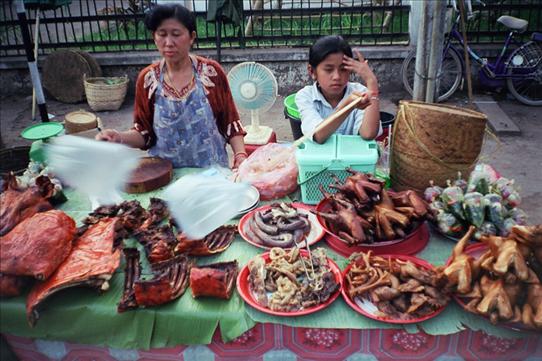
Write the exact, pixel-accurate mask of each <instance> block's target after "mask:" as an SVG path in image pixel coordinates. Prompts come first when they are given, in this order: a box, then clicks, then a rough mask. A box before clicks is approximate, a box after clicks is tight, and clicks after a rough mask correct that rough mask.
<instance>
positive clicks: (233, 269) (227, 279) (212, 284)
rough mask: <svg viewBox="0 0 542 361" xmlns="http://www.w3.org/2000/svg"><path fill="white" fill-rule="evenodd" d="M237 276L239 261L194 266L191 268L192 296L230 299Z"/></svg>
mask: <svg viewBox="0 0 542 361" xmlns="http://www.w3.org/2000/svg"><path fill="white" fill-rule="evenodd" d="M236 277H237V261H232V262H220V263H214V264H209V265H206V266H202V267H192V269H191V270H190V288H191V289H192V297H194V298H197V297H202V296H209V297H217V298H222V299H226V300H228V299H230V297H231V294H232V291H233V286H234V285H235V278H236Z"/></svg>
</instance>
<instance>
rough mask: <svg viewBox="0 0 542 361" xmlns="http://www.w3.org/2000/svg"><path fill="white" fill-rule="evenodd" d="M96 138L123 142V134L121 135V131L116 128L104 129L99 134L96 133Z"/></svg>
mask: <svg viewBox="0 0 542 361" xmlns="http://www.w3.org/2000/svg"><path fill="white" fill-rule="evenodd" d="M94 139H96V140H103V141H105V142H112V143H121V144H122V136H121V135H120V133H119V131H118V130H115V129H104V130H102V131H101V132H99V133H98V134H96V136H95V137H94Z"/></svg>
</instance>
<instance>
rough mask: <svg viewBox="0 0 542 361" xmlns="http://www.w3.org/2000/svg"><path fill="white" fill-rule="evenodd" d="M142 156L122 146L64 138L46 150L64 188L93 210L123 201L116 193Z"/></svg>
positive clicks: (85, 139)
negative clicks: (84, 198) (74, 191)
mask: <svg viewBox="0 0 542 361" xmlns="http://www.w3.org/2000/svg"><path fill="white" fill-rule="evenodd" d="M140 155H141V153H140V152H139V151H137V150H135V149H133V148H129V147H127V146H125V145H121V144H117V143H110V142H100V141H96V140H92V139H88V138H83V137H77V136H72V135H66V136H62V137H57V138H54V139H53V140H52V141H51V143H50V144H49V145H48V146H47V147H46V156H47V163H48V165H49V167H50V168H51V169H52V171H53V172H54V173H55V174H56V175H58V176H59V177H60V179H61V180H62V181H63V182H64V183H66V184H67V185H69V186H71V187H73V188H75V189H77V190H78V191H79V192H81V193H84V194H86V195H87V196H88V197H89V199H90V201H91V203H92V209H95V208H96V207H98V206H100V205H107V204H116V203H118V202H120V201H122V198H121V196H120V194H119V191H120V190H122V189H123V187H124V184H125V183H126V182H127V181H128V179H129V178H130V174H131V173H132V171H133V170H134V169H135V168H136V167H137V165H138V163H139V158H140Z"/></svg>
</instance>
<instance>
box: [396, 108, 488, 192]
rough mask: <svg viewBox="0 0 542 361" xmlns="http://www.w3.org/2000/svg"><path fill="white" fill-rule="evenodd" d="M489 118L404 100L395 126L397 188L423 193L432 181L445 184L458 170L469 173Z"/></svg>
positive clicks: (474, 112) (474, 113)
mask: <svg viewBox="0 0 542 361" xmlns="http://www.w3.org/2000/svg"><path fill="white" fill-rule="evenodd" d="M486 123H487V117H486V115H485V114H482V113H479V112H476V111H473V110H470V109H463V108H458V107H453V106H447V105H435V104H428V103H422V102H415V101H401V102H400V105H399V112H398V113H397V119H396V120H395V126H394V127H393V136H392V142H391V155H390V178H391V182H392V187H393V189H395V190H397V191H400V190H405V189H413V190H415V191H417V192H423V190H424V189H425V188H427V187H428V186H429V181H430V180H433V181H434V182H435V184H437V185H440V186H445V185H446V181H447V180H448V179H455V178H457V172H458V171H459V172H461V173H462V174H465V175H468V174H469V173H470V172H471V171H472V168H473V167H474V165H475V163H476V162H477V160H478V156H479V155H480V151H481V148H482V143H483V140H484V131H485V128H486Z"/></svg>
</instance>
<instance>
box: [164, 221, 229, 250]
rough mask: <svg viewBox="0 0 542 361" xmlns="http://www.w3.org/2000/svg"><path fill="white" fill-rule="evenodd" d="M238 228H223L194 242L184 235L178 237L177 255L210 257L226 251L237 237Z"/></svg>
mask: <svg viewBox="0 0 542 361" xmlns="http://www.w3.org/2000/svg"><path fill="white" fill-rule="evenodd" d="M236 234H237V227H236V226H233V225H230V226H221V227H219V228H217V229H216V230H214V231H213V232H211V233H209V234H208V235H207V236H205V238H204V239H198V240H193V239H189V238H187V237H186V235H185V234H184V233H180V234H179V235H178V236H177V239H178V241H179V243H178V244H177V246H176V247H175V251H174V252H175V254H179V253H182V254H185V255H188V256H209V255H212V254H216V253H220V252H223V251H225V250H226V248H228V247H229V246H230V245H231V243H232V242H233V239H234V238H235V235H236Z"/></svg>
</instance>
